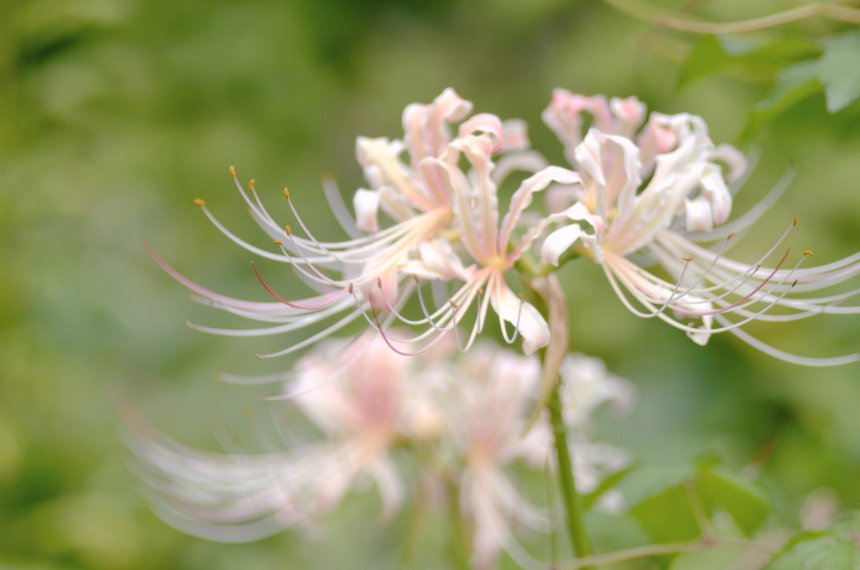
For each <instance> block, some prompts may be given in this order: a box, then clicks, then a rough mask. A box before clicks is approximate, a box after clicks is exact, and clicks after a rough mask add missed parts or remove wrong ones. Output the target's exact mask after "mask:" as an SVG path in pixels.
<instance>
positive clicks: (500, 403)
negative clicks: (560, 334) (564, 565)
mask: <svg viewBox="0 0 860 570" xmlns="http://www.w3.org/2000/svg"><path fill="white" fill-rule="evenodd" d="M452 373H453V375H454V377H453V378H452V382H451V384H450V389H451V397H450V398H449V399H448V401H449V402H450V407H449V409H448V412H449V414H450V416H449V418H450V419H449V421H448V425H449V429H450V432H451V438H452V439H453V440H454V441H455V442H456V444H457V446H458V448H459V452H460V455H461V456H462V457H463V461H464V468H463V472H462V477H461V479H460V500H459V504H460V506H461V509H462V512H463V515H464V516H465V517H466V518H467V520H469V521H470V522H471V527H472V540H471V545H472V562H473V564H474V566H475V567H476V568H489V567H492V566H493V564H494V562H495V560H496V559H497V557H498V555H499V553H500V552H501V551H502V550H505V551H506V552H508V553H509V554H510V555H511V556H512V557H513V558H514V559H515V560H516V561H517V562H518V563H520V564H521V565H523V566H524V567H529V566H534V565H535V563H534V561H533V560H532V559H531V557H530V556H529V555H528V553H527V552H526V551H525V550H524V549H523V548H522V546H521V545H520V544H519V543H518V542H517V541H516V539H515V538H514V525H522V526H525V527H528V528H532V529H535V530H540V531H548V530H549V521H548V517H547V514H546V513H545V512H544V511H543V510H542V509H539V508H537V507H536V506H534V505H533V504H532V503H531V502H529V501H528V500H527V499H526V498H525V497H523V495H522V494H521V493H520V492H519V491H518V490H517V486H516V484H515V483H514V482H513V481H512V480H511V478H510V476H509V475H508V474H507V473H506V472H505V469H506V468H507V467H509V466H510V464H511V463H512V462H514V461H515V460H516V459H517V458H524V457H527V456H535V455H539V456H541V461H540V463H539V466H541V467H542V466H543V465H544V464H545V459H546V456H547V452H548V449H549V448H548V447H547V446H546V445H545V442H544V441H541V440H540V439H538V438H533V437H528V438H525V439H524V438H523V437H522V431H523V428H524V427H525V425H526V421H527V420H528V414H529V412H530V411H531V409H532V406H533V405H534V397H535V393H536V389H537V387H538V384H539V377H540V363H539V362H538V360H537V358H535V357H527V356H522V355H518V354H515V353H511V352H506V351H504V350H501V349H499V348H498V347H497V346H494V345H490V344H478V345H477V346H476V347H475V348H474V349H473V350H472V351H470V352H469V353H468V354H466V355H464V356H463V357H462V358H461V360H460V362H459V365H458V367H457V368H456V369H454V370H453V371H452Z"/></svg>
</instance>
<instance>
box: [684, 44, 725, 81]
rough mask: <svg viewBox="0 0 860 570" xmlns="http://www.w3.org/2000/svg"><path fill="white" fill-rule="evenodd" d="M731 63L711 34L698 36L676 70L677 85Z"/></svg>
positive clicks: (719, 69) (720, 69)
mask: <svg viewBox="0 0 860 570" xmlns="http://www.w3.org/2000/svg"><path fill="white" fill-rule="evenodd" d="M730 63H731V59H730V58H729V56H728V54H727V53H726V52H725V50H724V49H723V45H722V44H721V43H720V41H719V40H718V39H717V38H716V37H714V36H711V35H705V36H702V37H700V38H699V39H698V40H697V41H696V43H695V44H693V49H692V50H691V51H690V54H689V55H688V56H687V58H686V59H685V60H684V63H683V64H681V69H680V71H679V72H678V87H683V86H685V85H688V84H690V83H692V82H693V81H695V80H697V79H701V78H702V77H704V76H706V75H710V74H712V73H716V72H718V71H722V70H723V69H725V68H726V67H727V66H728V65H729V64H730Z"/></svg>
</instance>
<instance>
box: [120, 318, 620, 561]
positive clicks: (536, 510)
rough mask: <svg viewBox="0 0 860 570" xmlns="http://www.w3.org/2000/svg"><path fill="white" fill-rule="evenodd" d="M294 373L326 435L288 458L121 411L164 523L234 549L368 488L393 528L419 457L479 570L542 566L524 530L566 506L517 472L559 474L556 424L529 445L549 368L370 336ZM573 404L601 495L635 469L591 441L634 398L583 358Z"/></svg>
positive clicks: (295, 439) (589, 470)
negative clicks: (184, 437)
mask: <svg viewBox="0 0 860 570" xmlns="http://www.w3.org/2000/svg"><path fill="white" fill-rule="evenodd" d="M290 376H293V378H291V379H290V380H288V381H287V383H286V385H285V388H284V389H285V393H284V394H283V395H282V396H280V398H284V399H286V400H287V402H286V404H287V405H288V406H290V407H291V408H292V409H295V410H296V411H298V412H300V413H301V414H302V415H303V416H304V418H305V419H306V420H307V424H308V425H307V426H306V427H308V428H313V429H312V430H311V431H312V432H314V433H315V434H316V435H314V433H307V431H308V430H302V431H303V432H305V433H302V434H300V433H293V432H294V431H295V430H292V431H290V432H287V431H282V432H281V433H282V436H283V445H284V447H285V448H286V449H284V450H282V451H278V452H276V453H268V454H251V453H242V452H239V451H238V450H237V451H232V452H229V453H208V452H202V451H197V450H194V449H191V448H188V447H185V446H182V445H180V444H178V443H176V442H175V441H174V440H172V439H170V438H167V437H165V436H163V435H160V434H159V433H158V432H156V431H155V430H154V429H152V428H151V427H149V425H148V424H147V423H146V422H144V421H143V420H141V419H140V418H139V416H137V414H136V413H135V412H134V411H133V410H131V409H129V408H128V407H127V404H123V405H122V406H121V407H122V408H124V410H125V411H124V414H125V417H126V418H127V420H128V422H127V423H128V428H129V430H128V443H129V445H130V447H131V449H132V450H133V451H134V452H135V454H136V455H137V456H138V458H139V460H140V465H141V467H142V473H143V474H144V478H145V480H147V481H148V482H149V484H150V486H151V487H152V489H153V491H154V495H153V497H154V504H155V505H156V507H157V509H158V511H159V513H160V514H161V516H162V517H163V518H164V520H166V521H167V522H169V523H171V524H172V525H174V526H176V527H177V528H179V529H181V530H183V531H185V532H188V533H191V534H194V535H197V536H201V537H205V538H208V539H210V540H218V541H225V542H243V541H251V540H258V539H260V538H263V537H265V536H268V535H270V534H272V533H275V532H279V531H282V530H287V529H295V530H301V531H307V530H309V529H312V528H313V527H315V526H317V523H319V522H320V521H322V520H323V519H322V517H323V515H327V514H329V513H332V512H333V511H336V509H337V507H338V506H339V505H340V503H341V502H342V501H343V499H344V498H345V495H346V494H347V493H348V492H349V491H351V490H358V489H362V488H364V487H365V485H364V482H365V480H367V481H372V482H373V483H374V485H375V487H376V489H377V490H378V492H379V496H380V498H381V507H382V516H381V520H382V521H383V522H385V521H387V522H389V523H390V522H391V520H392V518H393V517H394V516H395V515H396V514H397V511H398V510H399V509H400V507H401V505H402V503H403V502H404V499H405V495H406V492H407V491H406V490H407V489H408V488H410V487H417V486H419V485H410V484H407V483H404V477H405V473H409V471H408V470H404V468H403V464H404V461H403V459H406V458H407V457H411V459H412V461H411V463H412V464H413V465H414V467H413V469H412V470H411V471H412V473H411V475H410V476H411V477H412V478H414V480H416V481H427V480H428V478H432V479H435V480H437V481H439V485H438V486H439V487H441V488H443V489H444V493H446V494H448V495H449V500H451V501H453V502H452V504H453V505H455V509H456V512H455V513H453V516H454V517H455V518H459V517H463V518H464V521H465V522H464V526H463V528H462V529H461V532H464V533H465V535H466V536H464V537H463V538H464V540H465V541H466V543H467V544H468V545H469V547H468V548H469V552H472V561H473V563H474V564H475V566H476V567H478V568H486V567H490V566H492V564H493V563H494V562H495V561H496V559H497V557H498V555H499V553H500V552H501V551H502V550H505V551H507V552H508V553H509V554H510V555H511V556H512V557H513V558H514V559H515V560H517V561H519V562H520V563H521V564H524V565H526V566H529V565H534V564H535V562H534V559H533V557H532V555H530V554H528V551H527V550H526V549H525V548H524V547H523V546H521V545H520V543H519V541H518V540H517V538H515V534H517V532H518V530H519V529H522V528H528V529H532V530H537V531H542V532H544V533H546V532H549V531H551V530H552V528H551V525H550V520H551V519H552V518H557V517H558V516H559V515H558V514H555V515H553V516H552V517H551V516H550V514H549V512H550V511H552V510H555V509H556V508H557V507H556V506H555V505H549V506H548V507H537V506H535V505H534V504H533V503H532V501H531V500H530V499H528V498H526V497H525V496H523V494H522V491H520V490H519V489H518V487H519V484H518V483H517V480H516V477H515V476H514V474H513V470H512V467H513V466H514V463H515V462H517V460H520V461H521V462H524V463H525V464H526V465H530V466H531V467H533V468H535V469H544V468H547V467H549V468H551V469H554V467H553V465H554V460H553V459H552V457H551V453H550V450H551V448H552V434H551V428H550V426H549V423H548V419H547V418H546V417H545V415H542V416H541V420H540V421H539V423H538V424H536V425H535V426H533V427H532V428H531V429H530V430H529V432H528V434H527V435H525V436H524V433H525V432H524V430H525V428H526V426H527V422H528V420H529V417H530V416H531V414H532V413H533V411H534V407H535V405H537V388H538V383H539V378H540V367H539V362H538V360H537V358H535V357H527V356H522V355H519V354H516V353H514V352H512V351H510V350H505V349H502V348H500V347H498V346H496V345H494V344H492V343H488V342H484V343H478V344H477V345H476V346H475V348H474V349H473V350H472V351H470V352H468V353H466V354H462V355H458V354H457V351H456V346H455V344H454V343H453V342H449V343H447V344H444V345H439V346H437V347H435V348H434V349H433V350H432V351H428V352H426V353H424V354H423V355H420V356H411V357H406V356H402V355H398V354H396V353H395V352H393V351H391V350H390V348H389V347H388V345H387V343H386V342H384V341H383V340H382V338H381V337H380V336H379V335H378V334H376V333H372V332H368V333H365V334H364V335H363V336H362V337H360V338H359V339H358V340H356V341H353V342H352V343H351V344H348V343H346V342H343V341H334V340H331V341H327V342H326V343H323V344H321V345H320V346H318V347H317V348H315V349H314V350H312V351H311V352H309V353H308V354H307V355H306V356H305V357H303V358H302V360H300V361H299V362H298V364H297V367H296V369H295V371H294V372H293V373H292V374H290ZM562 395H563V398H564V400H565V401H568V402H570V403H572V404H573V407H572V408H571V413H570V414H569V415H568V417H567V418H566V420H565V424H566V425H567V426H568V428H569V429H570V432H571V436H572V441H573V442H574V443H573V446H572V448H571V451H572V452H573V454H574V456H575V458H576V474H577V476H578V477H579V480H580V481H581V491H582V492H583V493H590V492H592V491H594V490H595V489H596V488H597V487H598V485H599V483H600V482H601V480H602V479H603V477H605V476H607V475H611V474H612V473H615V472H618V471H620V470H621V469H623V468H624V467H626V466H627V464H628V463H629V456H628V454H627V453H626V452H625V451H623V450H621V449H619V448H616V447H613V446H610V445H606V444H601V443H595V442H593V441H592V440H591V435H590V434H589V431H590V429H591V426H590V424H591V421H590V417H591V415H592V413H593V412H595V411H596V409H597V408H598V407H599V406H600V405H601V404H603V403H605V402H615V403H616V404H618V405H619V406H620V407H623V408H629V406H630V405H631V403H632V398H633V392H632V388H631V386H630V385H629V384H628V383H627V382H626V381H624V380H621V379H619V378H617V377H614V376H611V375H610V374H608V373H607V372H606V367H605V365H604V364H603V363H602V362H601V361H600V360H598V359H595V358H590V357H586V356H583V355H580V354H577V355H573V356H570V357H568V358H567V360H565V362H564V365H563V368H562ZM280 427H281V429H282V430H286V426H280ZM398 450H399V452H398ZM398 455H399V456H401V457H400V459H401V460H400V461H397V456H398ZM601 501H602V503H601V504H602V505H604V508H606V509H608V510H611V511H614V512H616V513H617V512H619V510H620V507H621V504H622V502H623V499H622V497H621V496H620V494H619V492H618V491H617V490H611V491H610V492H609V493H608V494H606V495H604V496H603V497H602V499H601ZM445 503H446V501H441V504H437V505H436V506H435V508H436V509H437V510H443V509H444V505H445ZM443 513H444V511H443ZM469 529H471V530H469Z"/></svg>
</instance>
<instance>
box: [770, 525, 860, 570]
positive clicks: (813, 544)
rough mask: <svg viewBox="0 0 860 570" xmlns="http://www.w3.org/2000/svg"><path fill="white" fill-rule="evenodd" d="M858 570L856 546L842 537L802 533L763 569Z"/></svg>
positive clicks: (858, 556)
mask: <svg viewBox="0 0 860 570" xmlns="http://www.w3.org/2000/svg"><path fill="white" fill-rule="evenodd" d="M811 569H815V570H860V547H858V546H857V545H856V544H854V543H852V542H849V541H847V540H845V539H843V538H839V537H837V536H833V535H827V534H825V535H822V534H821V533H804V534H803V535H801V537H799V538H798V539H796V540H792V541H791V542H789V544H788V545H787V546H786V548H784V549H783V550H782V551H781V552H780V553H779V554H778V555H777V556H776V557H775V558H774V559H773V560H771V561H770V563H768V565H767V566H765V568H764V570H811Z"/></svg>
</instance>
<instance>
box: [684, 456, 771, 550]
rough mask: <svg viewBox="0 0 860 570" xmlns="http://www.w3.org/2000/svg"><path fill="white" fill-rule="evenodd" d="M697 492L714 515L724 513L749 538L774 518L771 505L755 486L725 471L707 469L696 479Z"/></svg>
mask: <svg viewBox="0 0 860 570" xmlns="http://www.w3.org/2000/svg"><path fill="white" fill-rule="evenodd" d="M696 492H697V493H698V495H699V496H700V497H701V499H702V502H703V503H704V504H705V506H706V507H707V508H708V510H710V511H714V510H723V511H725V512H726V513H728V514H729V516H731V517H732V519H733V520H734V521H735V523H736V524H737V525H738V528H739V529H740V530H741V531H742V532H743V533H744V534H746V535H747V536H750V535H752V534H753V533H755V531H756V530H758V529H759V527H761V525H762V523H764V521H765V520H766V519H767V517H768V515H770V505H769V504H768V502H767V499H766V498H765V496H764V493H762V492H761V490H759V489H758V488H757V487H756V486H755V485H754V484H753V483H752V482H750V481H748V480H746V479H742V478H741V477H738V476H736V475H733V474H731V473H727V472H725V471H723V470H721V469H714V468H706V469H703V470H701V471H700V472H699V474H698V477H697V479H696Z"/></svg>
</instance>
